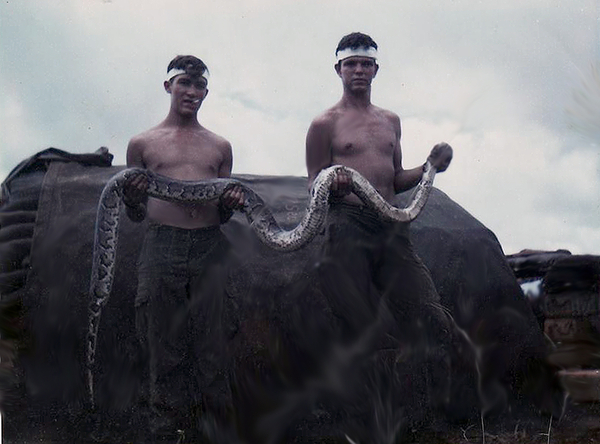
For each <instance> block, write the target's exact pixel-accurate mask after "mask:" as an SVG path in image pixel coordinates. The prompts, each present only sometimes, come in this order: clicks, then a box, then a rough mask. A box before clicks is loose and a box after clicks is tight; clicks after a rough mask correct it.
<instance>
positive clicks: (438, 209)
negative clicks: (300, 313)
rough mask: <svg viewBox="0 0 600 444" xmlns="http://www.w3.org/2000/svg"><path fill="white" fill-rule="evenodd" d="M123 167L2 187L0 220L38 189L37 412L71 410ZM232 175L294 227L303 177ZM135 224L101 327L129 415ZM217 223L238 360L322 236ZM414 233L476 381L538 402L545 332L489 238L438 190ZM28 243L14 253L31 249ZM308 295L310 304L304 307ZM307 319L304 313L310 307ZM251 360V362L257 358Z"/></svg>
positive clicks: (112, 395)
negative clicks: (104, 220) (266, 240)
mask: <svg viewBox="0 0 600 444" xmlns="http://www.w3.org/2000/svg"><path fill="white" fill-rule="evenodd" d="M122 168H123V167H110V168H107V167H98V166H89V165H85V164H83V163H80V162H62V161H61V162H50V163H49V165H48V168H47V172H46V173H45V175H42V173H41V172H39V171H37V172H36V171H35V170H34V171H33V172H32V171H24V170H22V171H21V173H20V174H13V175H11V180H10V181H9V182H8V183H5V184H4V185H3V186H4V187H6V188H7V189H10V190H11V195H10V199H9V200H8V201H6V200H5V201H3V205H2V207H1V208H0V218H4V217H8V216H7V214H8V213H9V212H10V210H11V209H12V207H13V206H17V207H18V205H19V200H21V199H22V200H23V201H27V202H29V204H27V206H28V211H30V212H31V211H34V212H35V211H36V206H35V203H36V202H35V195H36V193H39V202H38V203H37V212H36V216H37V217H36V218H35V225H34V227H33V228H34V230H33V238H32V239H31V238H30V237H29V236H30V235H31V232H32V230H31V226H30V225H31V224H32V222H33V220H32V217H31V216H32V215H30V216H29V218H24V219H23V221H24V222H23V224H24V225H27V224H29V225H28V226H29V228H28V229H25V227H23V229H24V230H25V231H27V230H28V231H27V233H26V234H24V235H23V236H24V238H25V241H26V242H31V241H32V246H31V254H30V258H31V259H30V261H29V263H30V268H28V270H29V273H28V275H27V280H26V283H25V286H24V287H23V288H21V289H20V290H19V291H18V293H15V294H17V295H18V297H17V299H18V300H19V301H20V302H21V303H22V308H23V310H24V311H23V312H24V313H25V317H24V325H25V326H26V327H27V328H26V329H25V330H26V331H27V332H28V337H30V338H31V340H30V341H29V343H28V344H29V345H30V347H31V349H30V350H25V351H24V352H23V354H22V356H21V361H22V363H21V368H22V370H21V371H22V372H23V377H24V381H25V386H21V387H20V390H23V391H25V392H26V393H27V398H26V399H29V400H31V401H30V407H29V409H30V410H32V411H34V413H32V414H35V412H37V414H40V415H42V416H43V415H46V414H48V412H54V413H56V412H57V411H59V410H60V411H62V412H64V411H65V410H67V411H68V415H76V414H77V412H78V409H81V407H82V405H83V401H84V396H85V390H84V381H83V365H84V362H85V360H84V356H85V354H84V348H83V344H84V341H83V339H84V337H85V331H86V325H87V311H86V310H87V290H88V285H89V277H90V265H91V255H92V242H93V236H94V234H93V228H94V222H95V217H96V205H97V201H98V198H99V196H100V193H101V190H102V187H103V185H104V184H105V183H106V182H107V181H108V179H109V178H110V177H111V176H112V175H114V174H115V173H116V172H118V171H120V170H121V169H122ZM235 177H236V178H238V179H240V180H241V181H243V182H244V183H245V184H246V185H248V186H249V187H251V188H252V189H254V190H255V191H256V192H257V193H258V194H260V195H261V196H263V198H265V200H266V201H267V203H268V204H269V206H270V208H271V209H272V210H273V213H274V215H275V217H276V219H277V220H278V221H279V222H280V224H281V225H283V226H284V227H286V228H290V227H293V226H295V225H296V224H297V223H298V221H299V220H300V218H301V216H302V214H303V212H304V210H305V208H306V202H307V191H306V190H307V187H306V184H307V182H306V178H301V177H267V176H252V175H239V176H235ZM42 181H43V183H42ZM40 186H41V189H40ZM20 187H21V188H20ZM407 198H408V195H407V194H405V195H402V196H399V198H398V203H399V204H401V205H402V204H403V203H404V202H405V201H406V200H407ZM0 220H4V219H0ZM143 227H144V224H143V223H142V224H141V225H140V224H135V223H133V222H131V221H129V220H128V219H127V218H126V217H125V215H123V216H122V218H121V231H120V242H119V249H118V260H117V266H116V270H117V272H116V276H115V284H114V287H113V294H112V296H111V299H110V302H109V304H108V306H107V307H105V308H104V312H103V321H102V324H101V327H100V340H99V345H98V358H97V359H98V362H99V363H100V375H99V377H98V383H97V384H98V392H99V393H101V394H102V397H101V400H100V402H101V404H102V406H104V407H105V408H106V409H107V410H108V411H110V412H117V413H119V412H121V413H122V412H129V411H130V410H131V409H132V408H133V404H132V403H133V402H134V399H135V394H136V390H137V388H138V378H137V375H138V374H139V358H138V352H137V344H136V340H135V332H134V310H133V299H134V296H135V288H136V285H137V276H136V271H135V270H136V268H135V264H136V261H137V256H138V253H139V246H140V242H141V239H142V236H143V231H144V230H143ZM8 228H10V227H8V225H6V226H5V225H4V223H3V224H2V226H0V233H1V234H3V235H4V233H6V235H5V237H6V238H7V239H4V238H2V244H1V245H2V247H1V248H5V247H6V245H7V242H9V243H10V242H13V240H12V238H11V235H10V234H9V232H8ZM25 231H24V233H25ZM224 231H225V232H226V234H228V236H230V238H231V239H232V241H233V242H234V244H236V245H237V247H238V250H239V251H241V252H242V253H241V254H240V257H239V259H240V262H239V263H238V267H237V268H236V269H235V270H234V271H233V272H232V274H231V278H230V282H229V283H228V285H229V289H230V293H231V295H232V297H233V299H234V300H235V301H236V304H237V305H238V307H239V313H238V315H239V316H238V325H237V328H238V335H237V339H235V340H234V345H233V346H232V348H233V353H234V354H235V355H236V356H237V357H238V358H239V359H240V360H242V361H243V357H244V356H256V355H257V353H258V354H260V352H261V350H264V349H267V348H269V347H276V346H277V344H275V345H273V343H272V340H273V337H272V335H271V334H270V333H271V331H270V329H271V328H272V327H271V326H270V325H269V322H270V321H271V320H272V319H273V315H272V313H273V312H276V311H277V310H282V309H285V307H286V301H285V300H283V301H282V300H277V299H278V296H277V295H279V298H280V299H284V298H285V297H286V296H287V295H289V288H288V287H289V285H290V283H292V282H294V281H298V280H302V279H306V278H307V275H306V274H305V266H306V264H307V262H308V261H309V260H312V259H314V257H315V253H316V252H317V251H318V249H319V248H320V243H321V242H322V241H323V239H322V237H317V239H315V241H313V242H312V244H311V245H309V246H308V247H306V248H304V249H302V250H299V251H296V252H290V253H278V252H275V251H272V250H269V249H268V248H266V247H264V246H262V245H261V244H259V242H258V241H257V240H256V238H255V237H254V236H253V235H252V234H251V231H250V229H249V227H248V224H247V223H246V221H245V218H244V216H243V215H240V214H236V215H235V216H234V217H233V218H232V220H231V221H229V222H228V223H227V224H226V225H225V226H224ZM411 233H412V234H411V237H412V240H413V242H414V244H415V246H416V249H417V251H418V254H419V255H420V257H421V258H422V259H423V261H424V262H425V264H426V265H427V266H428V268H429V269H430V271H431V274H432V277H433V280H434V282H435V284H436V287H437V289H438V291H439V293H440V296H441V299H442V302H443V304H444V305H445V306H446V307H447V308H448V309H449V310H450V312H451V313H452V316H453V317H454V319H455V320H456V322H457V324H458V325H459V326H460V327H461V328H462V329H464V331H465V332H466V333H467V334H468V335H469V337H470V338H471V339H472V340H473V342H474V343H475V344H476V346H477V349H478V352H479V355H480V356H481V358H482V362H481V363H480V370H481V372H482V378H483V379H485V380H489V381H491V385H494V386H496V385H497V386H499V387H503V389H502V390H507V391H508V392H509V393H511V394H512V396H515V397H517V398H519V397H521V396H523V395H522V389H523V387H525V386H527V385H528V384H529V385H531V383H532V382H535V383H538V384H541V385H542V390H541V391H540V390H537V391H535V390H534V391H535V393H536V394H537V395H538V399H537V401H538V402H543V400H542V399H541V398H542V397H544V396H546V395H548V394H549V392H548V391H547V390H545V389H546V387H547V386H546V385H544V384H546V383H547V382H548V378H549V373H548V369H547V368H546V367H545V364H544V357H545V352H546V351H545V342H544V338H543V335H542V332H541V330H540V329H539V327H538V325H537V323H536V321H535V318H534V316H533V314H532V312H531V310H530V308H529V306H528V305H527V303H526V301H525V300H524V298H523V295H522V292H521V289H520V287H519V285H518V283H517V281H516V279H515V276H514V274H513V272H512V270H511V268H510V267H509V265H508V263H507V261H506V259H505V257H504V254H503V252H502V249H501V247H500V245H499V243H498V241H497V239H496V237H495V236H494V234H493V233H492V232H491V231H490V230H488V229H487V228H486V227H485V226H483V225H482V224H481V223H479V222H478V221H477V220H476V219H475V218H473V217H472V216H471V215H470V214H469V213H468V212H466V211H465V210H464V209H463V208H461V207H460V206H459V205H457V204H456V203H455V202H453V201H452V200H451V199H449V198H448V196H446V195H445V194H444V193H443V192H441V191H440V190H437V189H433V190H432V193H431V196H430V198H429V201H428V203H427V205H426V207H425V209H424V211H423V213H422V214H421V215H420V216H419V218H418V219H417V220H416V221H415V222H413V223H412V225H411ZM28 245H29V244H28ZM28 245H25V246H23V247H18V246H16V247H15V249H18V248H23V250H27V248H28ZM9 249H12V247H10V248H9ZM11 251H12V250H11ZM15 251H16V250H15ZM26 253H27V252H26ZM19 254H20V255H17V253H14V257H17V259H16V261H17V262H19V261H20V262H21V263H24V264H25V266H27V267H28V262H27V261H24V260H23V258H24V257H26V256H27V254H25V256H23V253H22V252H21V253H19ZM5 258H11V261H10V263H15V260H14V259H13V254H12V253H10V254H7V255H6V256H4V255H3V256H2V265H1V266H2V269H1V270H2V272H4V270H5V269H7V268H6V267H7V265H6V264H7V261H6V260H5ZM21 278H22V277H21ZM21 278H16V279H21ZM15 282H17V281H15ZM18 282H19V283H22V279H21V280H20V281H18ZM4 285H9V286H10V285H12V284H11V283H8V284H4ZM15 285H16V284H15ZM16 286H18V285H16ZM3 288H7V287H3ZM4 294H6V293H4ZM3 300H4V301H6V300H7V299H5V298H3ZM313 302H314V301H313ZM313 302H307V306H310V304H313ZM320 304H321V302H319V301H317V302H314V304H313V306H314V307H315V309H326V307H323V306H322V305H320ZM304 316H305V317H310V316H307V314H306V313H304ZM275 317H279V319H280V321H281V319H285V316H275ZM7 325H8V324H7ZM279 327H280V328H281V327H282V326H281V325H280V326H279ZM283 328H285V326H283ZM5 337H6V335H5ZM250 361H251V362H252V365H257V363H259V364H260V362H259V361H257V360H252V359H250ZM287 365H292V366H293V365H298V363H291V364H290V363H288V364H287ZM471 382H472V381H471ZM470 388H471V389H472V388H473V387H470ZM529 388H532V387H529ZM538 388H539V387H538ZM497 395H498V396H500V397H502V396H507V395H506V394H505V393H501V394H497ZM494 396H496V395H494ZM466 398H467V397H465V399H466ZM10 399H11V398H6V399H5V401H4V407H3V408H4V409H5V411H6V412H7V414H8V417H9V418H10V417H11V416H12V417H13V418H17V417H20V416H22V415H23V410H20V409H21V408H22V404H19V403H15V404H12V405H11V404H10V403H8V401H9V400H10ZM457 401H459V400H457ZM463 401H464V400H463ZM31 405H35V408H32V407H31ZM17 406H21V407H18V408H17ZM477 408H478V407H477ZM483 408H484V409H485V408H487V406H483ZM57 409H58V410H57ZM40 411H41V412H42V413H39V412H40ZM116 415H117V416H118V414H116ZM17 422H18V421H15V422H14V423H15V424H16V423H17ZM10 427H11V426H10V423H9V425H8V426H6V425H5V433H7V432H6V431H7V430H10ZM15 427H16V425H15Z"/></svg>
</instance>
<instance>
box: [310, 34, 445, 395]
mask: <svg viewBox="0 0 600 444" xmlns="http://www.w3.org/2000/svg"><path fill="white" fill-rule="evenodd" d="M336 57H337V63H336V65H335V70H336V72H337V74H338V76H339V77H340V78H341V80H342V85H343V95H342V98H341V100H340V101H339V102H338V103H337V104H335V105H334V106H333V107H332V108H330V109H328V110H327V111H325V112H324V113H323V114H322V115H320V116H318V117H317V118H315V119H314V120H313V122H312V123H311V125H310V128H309V130H308V133H307V137H306V164H307V169H308V177H309V184H310V185H312V183H313V181H314V179H315V177H316V176H317V175H318V173H319V172H320V171H321V170H322V169H324V168H327V167H329V166H332V165H345V166H348V167H351V168H353V169H355V170H357V171H358V172H359V173H360V174H362V175H363V176H364V177H365V178H367V179H368V180H369V181H370V183H371V184H372V185H373V186H374V187H375V188H376V189H377V190H378V191H379V193H380V194H381V195H382V196H383V197H384V198H385V199H386V200H388V201H390V202H392V201H393V200H394V197H395V195H396V193H399V192H402V191H405V190H408V189H410V188H412V187H414V186H415V185H416V184H417V183H418V182H419V181H420V180H421V178H422V175H423V170H424V165H423V166H418V167H416V168H412V169H404V168H403V167H402V153H401V150H400V135H401V127H400V119H399V117H398V116H397V115H396V114H394V113H393V112H391V111H388V110H385V109H382V108H379V107H377V106H375V105H373V104H372V103H371V83H372V81H373V79H374V78H375V75H376V74H377V71H378V69H379V66H378V65H377V44H376V43H375V42H374V41H373V40H372V39H371V37H369V36H368V35H365V34H361V33H352V34H349V35H347V36H345V37H344V38H342V39H341V41H340V43H339V45H338V47H337V50H336ZM428 159H429V161H431V163H432V164H433V165H434V166H435V167H436V168H437V171H438V172H442V171H445V170H446V168H447V167H448V165H449V164H450V161H451V159H452V148H451V147H450V146H449V145H448V144H446V143H440V144H438V145H436V146H435V147H434V148H433V149H432V151H431V154H430V155H429V158H428ZM350 185H351V183H350V178H349V176H348V175H347V174H343V173H340V174H338V176H337V177H336V179H335V180H334V183H333V185H332V195H331V199H330V202H331V206H330V211H329V214H328V220H327V233H326V236H327V238H326V242H325V244H324V247H323V251H322V253H321V256H320V259H319V261H318V263H317V267H316V272H317V280H316V281H317V282H318V285H319V286H320V288H321V291H322V294H324V295H325V296H326V297H327V299H328V301H329V304H330V307H331V309H332V313H333V314H334V316H335V319H336V325H337V326H336V329H337V333H336V334H337V335H338V336H337V337H338V339H339V340H341V341H342V342H346V343H349V342H353V341H356V340H357V338H358V337H360V335H361V334H362V333H363V332H365V329H366V328H368V327H369V326H372V325H374V324H375V322H377V321H378V320H381V319H382V317H381V315H382V312H381V310H382V307H385V308H384V310H389V312H390V313H391V314H392V316H393V320H394V322H393V323H391V324H390V325H388V327H386V334H385V335H384V339H381V337H380V339H381V340H378V341H376V343H377V344H373V346H374V347H375V348H376V349H377V348H380V347H386V348H392V349H401V350H402V351H403V354H404V356H405V357H406V356H413V357H415V356H425V355H426V357H423V358H419V359H424V361H419V362H428V363H429V365H430V366H431V367H433V368H437V369H439V371H440V372H441V373H440V374H441V377H442V378H443V377H444V374H443V372H442V368H445V366H442V365H438V364H439V362H436V361H435V360H436V359H438V358H440V357H442V356H447V354H446V353H445V352H440V353H437V352H434V350H438V351H440V350H442V349H444V350H445V349H447V347H449V344H450V343H451V338H450V334H451V333H450V331H451V327H450V320H449V319H448V317H447V316H446V314H445V313H444V311H443V309H442V307H441V306H440V304H439V296H438V294H437V292H436V289H435V287H434V284H433V281H432V280H431V277H430V274H429V271H428V270H427V269H426V267H425V266H424V264H423V263H422V262H421V260H420V259H419V258H418V257H417V255H416V254H415V252H414V250H413V247H412V244H411V242H410V240H409V233H408V228H409V224H408V223H390V222H384V221H382V220H381V219H380V218H379V216H378V215H377V214H376V213H374V212H373V211H372V210H370V209H369V208H368V207H366V206H364V205H363V204H362V203H361V201H360V200H359V199H358V197H357V196H355V195H353V194H350V191H351V189H350ZM390 338H393V339H390ZM390 340H392V341H393V343H392V344H390V343H389V341H390ZM381 341H383V343H382V342H381ZM440 347H441V348H440ZM410 350H413V351H414V353H413V354H412V355H411V352H410ZM425 350H426V351H427V352H425ZM434 355H435V356H437V357H434ZM403 359H404V358H403ZM405 359H409V358H405ZM415 359H416V358H415ZM440 396H441V395H440Z"/></svg>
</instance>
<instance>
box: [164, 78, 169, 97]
mask: <svg viewBox="0 0 600 444" xmlns="http://www.w3.org/2000/svg"><path fill="white" fill-rule="evenodd" d="M163 86H164V87H165V91H166V92H168V93H169V94H171V82H169V81H168V80H165V83H163Z"/></svg>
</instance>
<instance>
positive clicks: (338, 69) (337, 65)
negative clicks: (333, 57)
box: [333, 61, 342, 77]
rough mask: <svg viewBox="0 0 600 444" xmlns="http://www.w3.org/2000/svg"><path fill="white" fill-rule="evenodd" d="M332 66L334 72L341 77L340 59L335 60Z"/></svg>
mask: <svg viewBox="0 0 600 444" xmlns="http://www.w3.org/2000/svg"><path fill="white" fill-rule="evenodd" d="M333 68H334V69H335V72H336V73H337V75H338V76H340V77H342V62H341V61H339V62H337V63H336V64H335V65H333Z"/></svg>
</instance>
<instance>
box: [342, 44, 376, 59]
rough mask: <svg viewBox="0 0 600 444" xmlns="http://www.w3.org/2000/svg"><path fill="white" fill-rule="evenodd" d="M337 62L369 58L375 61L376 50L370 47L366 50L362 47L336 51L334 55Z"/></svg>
mask: <svg viewBox="0 0 600 444" xmlns="http://www.w3.org/2000/svg"><path fill="white" fill-rule="evenodd" d="M335 57H336V60H337V61H338V62H340V61H342V60H344V59H347V58H348V57H369V58H371V59H375V60H377V50H376V49H375V48H373V47H372V46H369V47H368V48H367V47H365V46H363V47H361V48H346V49H342V50H341V51H338V52H337V54H336V55H335Z"/></svg>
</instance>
